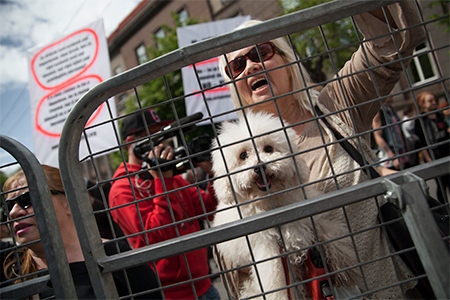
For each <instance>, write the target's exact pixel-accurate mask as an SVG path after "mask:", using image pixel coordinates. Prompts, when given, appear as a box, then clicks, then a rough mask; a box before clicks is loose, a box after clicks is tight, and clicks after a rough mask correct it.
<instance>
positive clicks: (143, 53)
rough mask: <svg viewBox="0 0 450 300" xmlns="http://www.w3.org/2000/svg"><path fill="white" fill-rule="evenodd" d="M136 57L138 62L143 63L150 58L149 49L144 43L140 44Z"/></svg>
mask: <svg viewBox="0 0 450 300" xmlns="http://www.w3.org/2000/svg"><path fill="white" fill-rule="evenodd" d="M136 58H137V61H138V64H142V63H144V62H146V61H147V60H148V56H147V49H146V48H145V46H144V45H143V44H141V45H139V47H137V48H136Z"/></svg>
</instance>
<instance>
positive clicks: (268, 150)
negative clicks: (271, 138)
mask: <svg viewBox="0 0 450 300" xmlns="http://www.w3.org/2000/svg"><path fill="white" fill-rule="evenodd" d="M264 152H266V153H272V152H273V147H272V146H265V147H264Z"/></svg>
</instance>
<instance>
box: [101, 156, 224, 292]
mask: <svg viewBox="0 0 450 300" xmlns="http://www.w3.org/2000/svg"><path fill="white" fill-rule="evenodd" d="M140 169H141V166H139V165H132V164H126V168H125V165H124V164H121V165H120V166H119V168H118V169H117V170H116V172H115V174H114V177H113V178H119V179H117V180H115V181H113V183H112V186H111V191H110V193H109V205H110V207H111V208H114V207H118V206H120V207H119V208H118V209H112V210H111V215H112V217H113V218H114V221H116V222H117V223H118V224H119V226H120V227H121V228H122V230H123V232H124V233H125V234H126V235H130V234H135V233H139V232H143V231H145V230H151V229H153V230H151V231H149V232H146V233H145V234H144V233H143V234H141V235H138V236H133V237H130V238H129V239H128V240H129V242H130V244H131V246H132V247H133V248H139V247H143V246H146V245H150V244H155V243H158V242H161V241H165V240H168V239H171V238H174V237H177V233H179V235H186V234H189V233H193V232H196V231H199V230H200V229H201V228H200V224H199V221H200V219H194V220H190V221H187V222H181V223H178V224H176V225H172V226H168V227H165V228H162V229H161V228H160V227H161V226H164V225H168V224H173V223H174V220H173V216H174V217H175V221H181V220H184V219H187V218H192V217H195V216H198V215H202V214H205V210H206V212H211V211H214V210H215V208H216V205H217V199H216V197H215V196H214V192H213V189H212V187H211V186H210V185H209V186H208V191H206V192H205V191H204V190H201V189H200V188H196V187H186V188H183V189H180V190H178V191H176V192H170V191H172V190H174V189H178V188H182V187H185V186H188V185H189V183H188V182H187V181H185V180H184V179H183V178H182V177H181V176H180V175H178V176H174V177H173V178H164V180H161V178H156V179H154V180H153V179H146V180H144V179H143V178H141V177H140V176H139V175H137V174H132V173H135V172H138V171H139V170H140ZM128 174H131V175H128ZM127 175H128V176H127ZM121 177H123V178H121ZM167 191H168V192H167ZM155 195H156V196H155ZM143 199H145V200H144V201H139V200H143ZM126 204H129V205H126ZM136 205H137V206H138V207H139V210H138V209H136ZM141 220H142V222H141ZM158 228H159V229H158ZM147 239H148V242H147ZM185 255H186V258H187V261H188V264H189V271H190V273H191V274H189V272H188V269H187V267H186V263H185V260H184V255H177V256H175V257H168V258H164V259H162V260H160V261H158V262H156V269H157V274H158V276H159V278H160V280H161V283H162V285H163V286H167V285H170V284H175V283H179V282H183V281H188V280H189V279H190V278H198V277H202V276H206V275H208V272H209V265H208V256H207V249H206V248H203V249H199V250H195V251H192V252H189V253H185ZM150 265H151V266H152V264H150ZM194 283H195V287H196V293H197V296H201V295H203V294H204V293H206V291H207V290H208V289H209V287H210V286H211V281H210V279H209V278H206V279H201V280H199V281H194ZM164 295H165V297H166V298H167V299H194V293H193V291H192V287H191V285H190V283H189V282H188V283H187V284H183V285H181V286H176V287H174V288H168V289H164Z"/></svg>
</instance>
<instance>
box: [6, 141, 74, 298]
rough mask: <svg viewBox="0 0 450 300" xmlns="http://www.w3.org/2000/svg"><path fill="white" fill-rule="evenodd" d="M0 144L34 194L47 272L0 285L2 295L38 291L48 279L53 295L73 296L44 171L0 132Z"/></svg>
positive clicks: (30, 154) (30, 155)
mask: <svg viewBox="0 0 450 300" xmlns="http://www.w3.org/2000/svg"><path fill="white" fill-rule="evenodd" d="M0 146H1V148H3V149H4V150H6V151H7V152H9V153H10V154H11V155H12V156H13V157H14V158H15V159H16V160H17V162H18V163H19V164H20V166H21V168H22V169H23V171H24V173H25V177H26V178H27V182H28V188H29V190H30V193H31V194H33V195H36V198H35V199H36V200H38V201H36V200H35V201H34V202H33V208H34V212H35V214H36V222H37V225H38V229H39V233H40V236H41V237H45V238H43V239H42V240H41V243H42V246H43V248H44V249H45V257H46V259H47V262H48V270H49V275H44V276H42V277H38V278H35V279H31V280H27V281H25V282H21V283H19V284H16V285H11V286H8V287H5V288H2V290H1V295H2V298H3V299H21V298H26V297H28V296H32V295H34V294H38V293H39V292H40V291H42V290H43V287H45V283H46V282H47V281H48V280H49V279H51V281H52V285H53V287H54V289H55V296H56V298H58V299H72V298H76V297H77V296H76V295H77V294H76V291H75V286H74V284H73V280H72V274H71V273H70V269H69V263H68V261H67V257H66V252H65V251H64V248H61V245H62V244H63V242H62V238H61V234H60V232H59V225H58V220H57V219H56V214H55V209H54V207H53V201H52V198H51V196H50V190H49V187H48V183H47V178H46V177H45V173H44V171H43V170H42V167H41V165H40V163H39V161H38V160H37V159H36V157H35V156H34V154H33V153H32V152H31V151H30V150H29V149H28V148H26V147H25V146H24V145H22V144H21V143H19V142H18V141H16V140H14V139H12V138H10V137H7V136H4V135H0ZM2 194H3V193H2ZM2 269H3V266H2Z"/></svg>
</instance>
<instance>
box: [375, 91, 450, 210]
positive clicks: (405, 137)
mask: <svg viewBox="0 0 450 300" xmlns="http://www.w3.org/2000/svg"><path fill="white" fill-rule="evenodd" d="M392 101H393V98H392V97H389V98H387V99H386V101H385V102H384V104H383V105H382V108H381V109H380V111H379V112H378V114H377V115H376V116H375V117H374V119H373V121H372V127H373V129H374V132H373V135H374V138H375V142H376V144H377V146H378V149H377V151H378V160H379V163H380V165H382V166H384V167H386V168H388V169H391V170H395V171H398V170H403V169H405V168H408V167H412V166H416V165H418V164H420V163H426V162H431V161H433V160H436V159H439V158H443V157H448V156H449V154H450V144H449V143H450V127H449V123H448V122H447V120H448V116H447V117H446V116H445V113H446V111H447V110H443V108H445V107H448V106H449V105H448V102H447V101H442V102H439V99H438V98H437V96H436V95H435V94H433V93H432V92H429V91H424V92H421V93H419V94H417V95H416V99H415V101H414V103H417V107H418V113H415V109H414V106H413V105H409V106H407V107H405V109H404V110H403V118H402V119H400V117H399V116H398V114H397V112H396V111H395V109H394V108H393V107H392ZM436 183H437V197H438V200H439V202H441V203H448V195H449V194H448V193H449V184H450V177H449V176H447V175H445V176H443V177H439V178H437V179H436Z"/></svg>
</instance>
